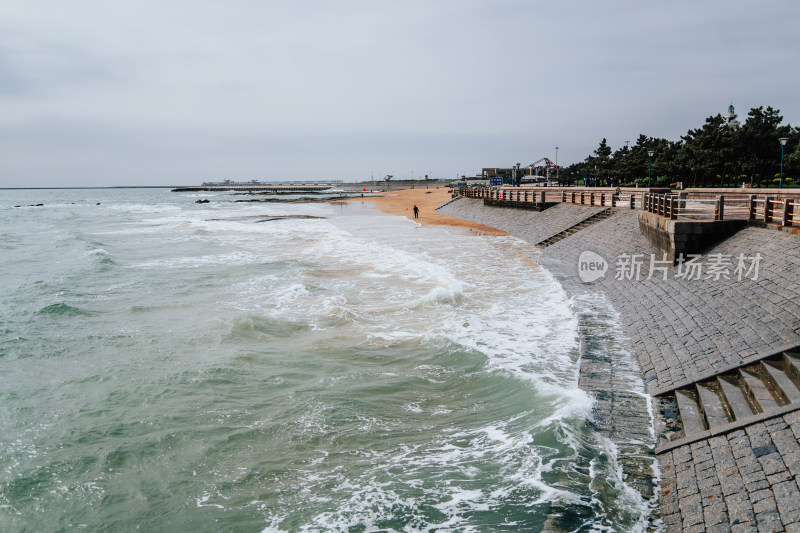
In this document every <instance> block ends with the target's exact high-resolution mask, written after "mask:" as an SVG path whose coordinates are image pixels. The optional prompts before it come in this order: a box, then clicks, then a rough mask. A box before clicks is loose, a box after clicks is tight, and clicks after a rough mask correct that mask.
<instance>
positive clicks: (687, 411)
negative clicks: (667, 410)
mask: <svg viewBox="0 0 800 533" xmlns="http://www.w3.org/2000/svg"><path fill="white" fill-rule="evenodd" d="M675 399H676V400H677V401H678V413H679V415H680V417H681V423H682V424H683V432H684V434H685V435H686V436H687V437H691V436H692V435H696V434H698V433H702V432H703V431H705V430H706V426H705V424H704V423H703V412H702V411H701V410H700V405H698V403H697V400H696V399H695V395H694V394H692V391H690V390H676V391H675Z"/></svg>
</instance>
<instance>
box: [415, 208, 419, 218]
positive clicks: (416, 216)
mask: <svg viewBox="0 0 800 533" xmlns="http://www.w3.org/2000/svg"><path fill="white" fill-rule="evenodd" d="M414 218H419V207H417V206H414Z"/></svg>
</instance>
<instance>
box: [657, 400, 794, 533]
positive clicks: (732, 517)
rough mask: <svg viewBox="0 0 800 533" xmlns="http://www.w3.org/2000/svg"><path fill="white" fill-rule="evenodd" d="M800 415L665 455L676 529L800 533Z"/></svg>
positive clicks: (668, 518)
mask: <svg viewBox="0 0 800 533" xmlns="http://www.w3.org/2000/svg"><path fill="white" fill-rule="evenodd" d="M798 439H800V412H797V411H795V412H794V413H790V414H788V415H785V416H783V417H778V418H773V419H771V420H768V421H766V422H763V423H757V424H752V425H750V426H747V427H746V428H744V429H739V430H737V431H733V432H731V433H728V434H726V435H721V436H718V437H712V438H710V439H706V440H703V441H699V442H696V443H694V444H690V445H687V446H682V447H680V448H675V449H674V450H672V451H669V452H666V453H664V454H662V455H661V456H660V457H659V461H660V464H661V474H662V481H661V514H662V519H663V521H664V524H665V525H666V526H667V529H668V530H669V531H734V532H739V531H742V532H744V531H752V532H756V531H758V532H769V531H800V485H798V483H800V444H798Z"/></svg>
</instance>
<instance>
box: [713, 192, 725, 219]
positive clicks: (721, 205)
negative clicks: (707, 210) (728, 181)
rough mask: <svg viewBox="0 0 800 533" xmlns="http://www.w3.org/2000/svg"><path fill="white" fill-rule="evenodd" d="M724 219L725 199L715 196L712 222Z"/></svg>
mask: <svg viewBox="0 0 800 533" xmlns="http://www.w3.org/2000/svg"><path fill="white" fill-rule="evenodd" d="M724 219H725V197H724V196H717V208H716V210H715V211H714V220H724Z"/></svg>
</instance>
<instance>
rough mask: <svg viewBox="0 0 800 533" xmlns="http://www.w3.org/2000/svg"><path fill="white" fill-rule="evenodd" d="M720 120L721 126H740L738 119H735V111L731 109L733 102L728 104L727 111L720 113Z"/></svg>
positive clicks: (733, 127)
mask: <svg viewBox="0 0 800 533" xmlns="http://www.w3.org/2000/svg"><path fill="white" fill-rule="evenodd" d="M722 120H723V121H724V122H723V124H722V127H723V128H731V129H736V128H738V127H739V126H741V124H740V123H739V121H738V120H736V111H735V110H734V109H733V103H731V105H730V106H728V112H727V113H725V114H724V115H722Z"/></svg>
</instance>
